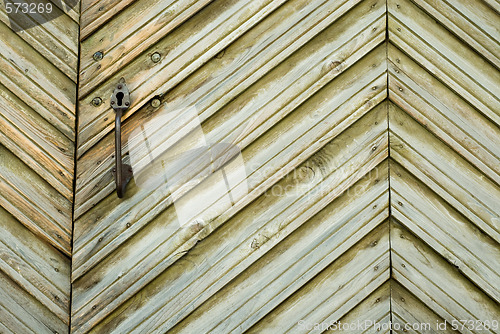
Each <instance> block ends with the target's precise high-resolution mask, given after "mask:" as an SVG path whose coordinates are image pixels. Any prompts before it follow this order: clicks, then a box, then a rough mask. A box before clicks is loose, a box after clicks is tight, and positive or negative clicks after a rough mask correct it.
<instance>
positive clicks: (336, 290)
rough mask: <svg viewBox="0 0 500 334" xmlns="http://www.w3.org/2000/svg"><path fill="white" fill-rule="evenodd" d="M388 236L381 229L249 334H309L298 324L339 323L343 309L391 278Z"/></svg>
mask: <svg viewBox="0 0 500 334" xmlns="http://www.w3.org/2000/svg"><path fill="white" fill-rule="evenodd" d="M388 232H389V229H388V225H387V224H384V225H382V226H380V227H379V228H377V229H376V230H375V231H373V232H372V233H370V234H369V235H368V236H367V237H365V238H364V239H363V240H362V241H360V242H359V243H358V244H357V245H355V246H354V247H353V248H352V249H350V250H348V251H347V252H346V253H344V254H343V255H342V257H340V258H339V259H338V260H337V261H335V262H334V263H332V265H330V266H329V267H328V268H326V269H325V270H324V271H323V272H321V273H320V274H319V275H317V276H316V277H315V278H314V279H313V280H312V281H311V282H310V284H307V285H305V286H304V287H303V288H302V289H300V290H299V291H297V292H296V293H295V294H294V295H292V296H291V297H290V298H288V299H287V300H286V301H285V302H284V303H282V304H281V305H280V306H278V307H277V308H276V309H275V310H274V311H273V312H272V313H270V314H269V315H268V316H267V317H266V318H264V319H262V320H261V321H260V322H259V323H257V324H256V325H255V326H253V327H252V328H251V329H250V330H249V331H248V332H249V333H276V332H286V331H293V332H295V333H309V332H311V331H310V330H308V328H307V327H306V326H304V328H301V326H300V325H299V324H298V321H300V320H304V322H306V323H312V324H315V323H322V322H323V321H325V320H326V322H327V323H329V322H330V321H331V320H332V319H338V318H339V317H338V316H337V317H336V314H335V313H338V314H342V313H341V312H342V309H343V308H347V307H349V306H350V305H349V304H351V303H353V302H356V297H355V296H356V295H357V294H359V295H361V296H363V297H361V296H358V298H359V297H361V298H363V299H364V298H365V297H367V295H369V294H370V293H371V292H372V291H373V290H375V289H376V288H377V287H378V286H380V285H381V284H382V283H383V282H384V281H386V280H387V279H388V278H389V247H388V246H389V233H388ZM329 313H333V314H332V315H330V316H329ZM312 332H321V330H320V331H318V330H314V329H313V331H312Z"/></svg>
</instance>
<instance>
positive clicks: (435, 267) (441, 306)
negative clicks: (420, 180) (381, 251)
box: [391, 223, 500, 333]
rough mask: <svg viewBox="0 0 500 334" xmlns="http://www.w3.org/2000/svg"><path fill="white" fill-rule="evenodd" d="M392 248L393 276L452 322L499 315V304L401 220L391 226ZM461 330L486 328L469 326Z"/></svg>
mask: <svg viewBox="0 0 500 334" xmlns="http://www.w3.org/2000/svg"><path fill="white" fill-rule="evenodd" d="M391 250H392V252H391V260H392V264H393V271H392V277H393V278H394V279H395V280H397V281H398V282H399V283H400V284H401V285H402V286H404V287H405V288H406V289H407V290H408V291H410V292H411V293H412V294H413V295H415V296H416V297H417V298H418V299H420V300H421V301H422V302H423V303H424V304H425V305H427V307H428V308H430V309H431V310H432V311H433V312H434V313H436V314H437V315H439V316H440V317H441V318H442V319H444V320H446V321H448V323H452V322H453V321H460V320H469V319H470V320H473V321H475V320H480V321H485V320H490V321H491V320H494V319H498V318H499V316H500V311H499V309H498V303H495V302H494V301H493V300H491V299H490V298H489V297H488V296H487V295H485V294H484V293H483V292H482V291H481V290H480V289H478V288H477V287H476V286H475V285H473V284H472V283H471V282H470V281H468V280H464V279H463V276H462V275H461V274H460V273H459V272H458V271H457V270H456V269H455V268H454V266H453V265H450V264H449V263H448V262H446V261H445V260H444V259H443V258H441V257H440V256H439V255H438V254H436V253H435V252H434V251H432V250H431V249H430V248H429V247H428V246H427V245H425V243H423V242H422V241H421V240H419V239H418V238H416V237H415V236H414V235H413V234H412V233H411V232H409V231H408V230H407V229H405V228H404V227H402V226H401V225H399V224H397V223H393V224H392V225H391ZM469 328H471V327H469ZM475 328H477V327H475ZM460 332H462V333H480V332H483V333H484V332H485V331H484V330H469V329H468V328H467V327H465V328H460ZM486 332H490V333H493V331H492V330H488V331H486Z"/></svg>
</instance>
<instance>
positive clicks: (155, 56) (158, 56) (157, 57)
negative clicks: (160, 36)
mask: <svg viewBox="0 0 500 334" xmlns="http://www.w3.org/2000/svg"><path fill="white" fill-rule="evenodd" d="M151 60H152V61H153V63H157V62H159V61H160V60H161V54H159V53H158V52H155V53H153V54H152V55H151Z"/></svg>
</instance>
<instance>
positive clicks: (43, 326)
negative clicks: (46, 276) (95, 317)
mask: <svg viewBox="0 0 500 334" xmlns="http://www.w3.org/2000/svg"><path fill="white" fill-rule="evenodd" d="M0 284H1V287H2V288H1V289H0V319H1V320H2V321H1V323H2V324H3V325H5V327H7V328H8V329H9V330H10V331H11V332H13V333H16V334H17V333H34V334H38V333H47V334H52V333H66V332H67V330H68V320H66V321H62V320H61V319H59V318H58V317H56V316H55V315H54V314H53V313H51V312H50V311H49V310H48V309H47V308H45V307H44V306H43V305H42V304H40V303H39V302H38V301H37V300H36V299H35V298H33V296H31V295H30V294H29V293H27V292H25V291H24V290H23V289H21V288H20V287H19V286H17V285H16V283H14V282H13V281H12V280H11V279H10V278H9V277H8V276H7V275H6V274H5V273H4V272H3V271H1V270H0Z"/></svg>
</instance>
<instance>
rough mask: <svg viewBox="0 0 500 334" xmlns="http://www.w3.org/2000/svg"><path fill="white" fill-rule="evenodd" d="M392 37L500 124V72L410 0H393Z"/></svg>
mask: <svg viewBox="0 0 500 334" xmlns="http://www.w3.org/2000/svg"><path fill="white" fill-rule="evenodd" d="M388 8H389V16H388V17H389V21H388V30H389V40H390V41H391V42H392V43H394V44H395V45H396V46H397V47H398V48H400V49H402V50H404V51H405V53H407V54H408V55H409V56H410V57H412V58H413V59H415V60H416V61H417V62H418V63H420V64H421V65H422V66H424V67H425V68H426V69H427V70H428V71H430V72H431V73H433V74H434V75H435V76H436V77H437V78H438V79H439V80H441V81H443V82H444V83H445V84H446V85H447V86H449V87H450V88H451V89H452V90H454V91H456V92H457V93H458V94H459V95H460V96H462V97H463V98H464V99H465V100H466V101H468V102H469V103H471V104H472V105H474V106H475V107H476V108H477V109H478V110H479V111H480V112H481V113H483V114H484V115H485V117H488V118H489V119H490V120H492V121H493V122H494V123H495V124H496V125H500V114H499V108H498V107H499V105H500V100H499V97H500V84H499V83H500V72H499V71H498V70H497V69H496V68H495V67H493V66H492V65H491V64H490V63H488V62H487V61H486V60H485V59H484V58H482V57H481V56H479V55H478V54H477V53H475V52H474V51H472V50H470V49H469V48H468V47H467V45H466V44H465V43H463V42H461V41H460V40H458V39H457V38H456V37H455V36H453V34H451V33H450V32H449V31H448V30H446V29H445V28H443V27H442V26H441V25H440V24H439V23H436V22H435V21H434V20H433V19H432V18H430V17H429V16H428V15H426V14H425V13H424V12H423V11H421V10H419V9H418V8H417V7H416V6H415V5H413V4H412V3H411V2H409V1H408V0H401V1H400V0H389V2H388Z"/></svg>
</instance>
